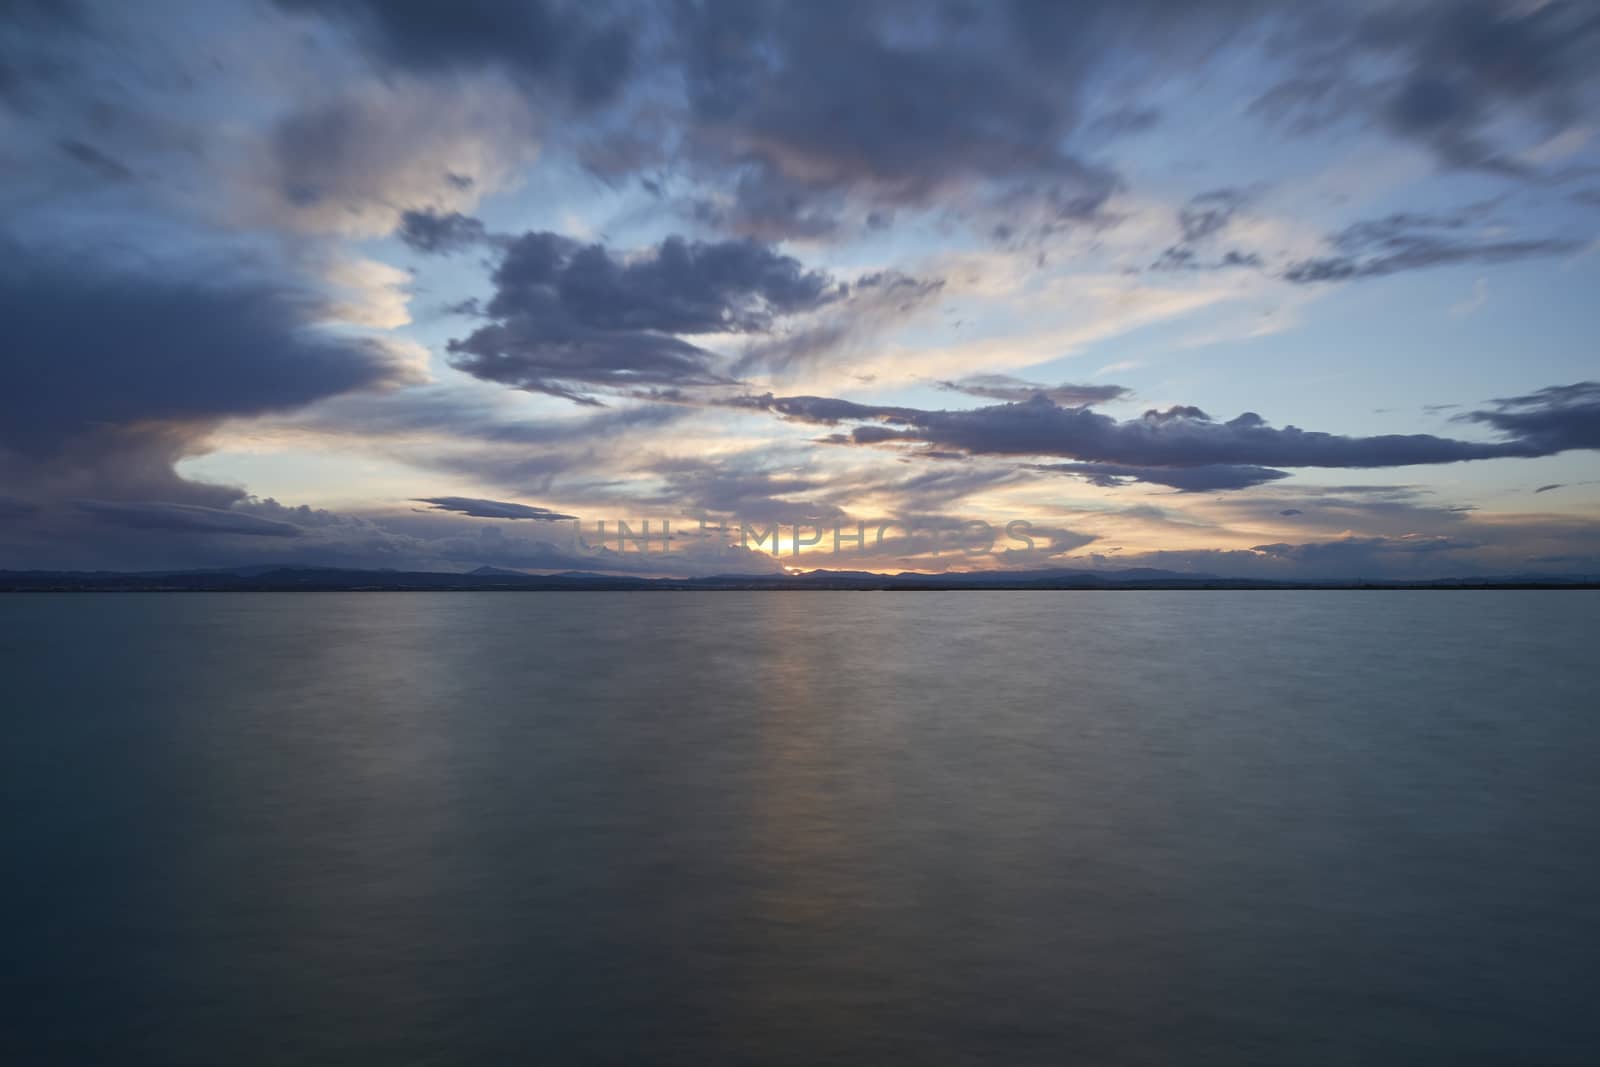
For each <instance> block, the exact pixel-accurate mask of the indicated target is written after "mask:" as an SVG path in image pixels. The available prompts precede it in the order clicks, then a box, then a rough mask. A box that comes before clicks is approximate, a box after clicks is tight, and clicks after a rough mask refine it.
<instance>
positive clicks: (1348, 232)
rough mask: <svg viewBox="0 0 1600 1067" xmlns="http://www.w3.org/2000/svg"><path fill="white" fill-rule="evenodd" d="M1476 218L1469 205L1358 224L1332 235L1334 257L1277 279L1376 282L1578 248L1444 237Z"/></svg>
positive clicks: (1548, 241) (1301, 264) (1555, 241)
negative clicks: (1417, 272)
mask: <svg viewBox="0 0 1600 1067" xmlns="http://www.w3.org/2000/svg"><path fill="white" fill-rule="evenodd" d="M1481 217H1482V211H1481V206H1474V207H1469V208H1467V209H1465V210H1464V211H1463V212H1461V213H1458V214H1455V215H1446V216H1430V215H1417V214H1395V215H1390V216H1387V217H1385V218H1382V219H1373V220H1368V221H1365V222H1358V223H1355V224H1353V225H1351V226H1348V227H1346V228H1345V229H1343V230H1341V231H1340V232H1339V233H1337V234H1335V235H1334V236H1333V238H1332V243H1333V245H1334V247H1335V248H1336V249H1337V252H1338V254H1336V255H1331V256H1322V257H1316V258H1312V259H1305V260H1300V261H1298V262H1295V263H1291V264H1289V266H1288V267H1287V268H1286V269H1285V270H1284V273H1283V277H1284V279H1285V280H1286V281H1290V282H1294V283H1297V284H1309V283H1316V282H1328V281H1345V280H1348V279H1355V278H1376V277H1383V276H1384V275H1389V274H1397V273H1400V272H1401V271H1408V270H1422V269H1425V268H1428V267H1441V266H1452V265H1459V264H1466V263H1508V262H1514V261H1516V260H1521V259H1532V258H1537V257H1541V256H1555V255H1564V254H1567V253H1571V252H1576V251H1578V250H1579V249H1580V248H1582V247H1583V242H1582V241H1578V240H1574V239H1571V238H1564V237H1543V238H1532V239H1514V240H1499V239H1474V238H1470V237H1460V236H1444V234H1445V233H1447V232H1451V231H1461V230H1462V229H1464V228H1466V227H1467V226H1468V225H1469V223H1471V222H1473V221H1476V220H1477V219H1479V218H1481Z"/></svg>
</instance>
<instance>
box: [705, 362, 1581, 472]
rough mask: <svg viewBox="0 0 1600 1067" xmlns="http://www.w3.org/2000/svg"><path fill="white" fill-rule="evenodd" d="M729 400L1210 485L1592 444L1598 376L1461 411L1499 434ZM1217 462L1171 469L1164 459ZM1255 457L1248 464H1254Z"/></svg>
mask: <svg viewBox="0 0 1600 1067" xmlns="http://www.w3.org/2000/svg"><path fill="white" fill-rule="evenodd" d="M733 403H735V404H736V405H737V406H742V407H749V408H757V409H762V410H769V411H772V412H774V413H776V414H778V415H781V416H783V417H786V418H790V419H795V420H799V421H803V422H811V423H818V424H822V425H837V424H839V423H841V422H859V423H865V424H866V425H860V426H857V427H855V428H854V429H853V430H852V431H850V433H849V435H848V436H845V435H839V436H838V438H837V439H838V440H840V441H841V442H842V441H850V442H852V443H854V444H858V445H875V444H924V445H930V446H933V447H935V448H939V449H944V450H958V451H961V452H965V453H967V454H970V455H1010V456H1062V457H1066V458H1070V459H1073V460H1077V461H1079V462H1080V463H1085V464H1114V465H1119V466H1120V467H1122V468H1123V470H1122V471H1120V472H1113V471H1110V470H1108V469H1104V468H1100V469H1097V468H1095V467H1089V468H1087V469H1078V470H1072V471H1069V473H1077V474H1086V475H1089V476H1091V477H1093V476H1095V475H1096V474H1097V473H1098V474H1101V475H1103V476H1105V477H1106V478H1108V479H1109V478H1117V477H1129V478H1139V479H1140V480H1146V481H1160V479H1159V478H1156V477H1150V476H1148V472H1142V471H1140V470H1139V469H1140V468H1159V469H1160V471H1164V472H1166V473H1165V474H1163V475H1162V477H1164V478H1165V479H1166V480H1165V481H1162V482H1161V484H1168V485H1175V486H1176V487H1178V488H1189V487H1190V486H1191V485H1192V486H1193V487H1194V488H1197V489H1198V488H1205V487H1206V486H1204V485H1203V484H1202V483H1203V482H1205V481H1206V480H1207V479H1208V478H1209V479H1212V480H1213V481H1214V482H1216V483H1218V484H1215V485H1214V486H1212V487H1214V488H1228V487H1230V486H1229V485H1227V484H1226V483H1228V482H1233V483H1236V484H1235V485H1234V486H1232V487H1240V486H1242V485H1243V484H1258V483H1259V482H1261V481H1267V480H1271V479H1272V478H1274V477H1276V476H1278V474H1279V473H1280V472H1278V471H1276V470H1275V469H1274V468H1279V467H1350V468H1362V467H1401V466H1409V465H1414V464H1430V463H1456V462H1460V461H1464V460H1473V459H1493V458H1500V457H1527V456H1544V455H1552V454H1554V453H1557V452H1561V451H1566V450H1568V449H1577V448H1600V384H1597V383H1591V382H1586V383H1579V384H1577V385H1571V386H1558V387H1552V388H1549V389H1544V390H1541V391H1540V392H1538V393H1533V394H1530V395H1528V396H1522V397H1513V398H1510V399H1506V400H1501V401H1497V402H1496V405H1495V407H1494V408H1493V409H1492V410H1485V411H1477V412H1472V413H1470V414H1467V415H1463V416H1459V418H1461V419H1464V420H1470V421H1476V422H1483V423H1487V424H1489V425H1491V426H1493V427H1494V428H1495V429H1496V430H1498V431H1500V432H1501V434H1502V435H1503V436H1504V437H1505V438H1506V439H1505V440H1502V441H1495V442H1477V441H1460V440H1453V439H1450V438H1444V437H1436V436H1433V435H1431V434H1384V435H1380V436H1375V437H1346V436H1341V435H1337V434H1330V433H1323V432H1319V431H1313V430H1302V429H1300V428H1299V427H1296V426H1286V427H1283V428H1277V427H1273V426H1270V425H1268V424H1267V422H1266V420H1265V419H1263V418H1261V416H1259V415H1257V414H1255V413H1254V412H1246V413H1245V414H1243V415H1240V416H1238V417H1237V418H1234V419H1231V420H1229V421H1228V422H1217V421H1215V420H1213V419H1212V418H1211V417H1210V416H1208V415H1207V414H1206V413H1205V412H1203V411H1201V410H1200V409H1199V408H1196V407H1191V406H1174V407H1171V408H1168V409H1166V410H1164V411H1159V410H1153V409H1152V410H1150V411H1147V412H1145V414H1144V415H1143V416H1142V417H1140V418H1137V419H1129V420H1126V421H1122V422H1119V421H1117V420H1116V419H1114V418H1112V417H1110V416H1108V415H1102V414H1099V413H1098V412H1095V411H1092V410H1090V409H1089V408H1086V407H1080V408H1064V407H1060V406H1058V405H1056V404H1053V403H1051V402H1050V400H1049V399H1047V398H1046V397H1043V396H1035V397H1033V398H1032V399H1031V400H1028V401H1025V402H1020V403H1011V404H1001V405H995V406H992V407H984V408H977V409H973V410H969V411H924V410H921V409H917V408H907V407H889V406H875V405H866V404H857V403H853V402H851V401H846V400H838V399H834V398H830V397H810V396H793V397H774V396H770V395H768V396H761V397H743V398H740V399H739V400H737V401H734V402H733ZM1207 467H1210V468H1216V469H1215V470H1213V471H1211V472H1209V473H1200V474H1193V475H1179V474H1172V473H1171V471H1172V470H1173V469H1188V470H1195V469H1198V468H1207ZM1252 468H1255V469H1254V470H1252Z"/></svg>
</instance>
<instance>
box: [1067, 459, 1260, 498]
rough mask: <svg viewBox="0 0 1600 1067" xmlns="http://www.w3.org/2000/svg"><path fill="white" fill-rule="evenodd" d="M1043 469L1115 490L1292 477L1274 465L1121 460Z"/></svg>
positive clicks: (1188, 489) (1239, 485) (1245, 484)
mask: <svg viewBox="0 0 1600 1067" xmlns="http://www.w3.org/2000/svg"><path fill="white" fill-rule="evenodd" d="M1038 469H1039V470H1044V471H1056V472H1059V473H1061V474H1076V475H1078V476H1079V477H1080V478H1083V479H1084V480H1085V481H1087V482H1089V483H1090V484H1091V485H1098V486H1100V487H1101V488H1102V489H1113V488H1116V487H1118V486H1121V485H1126V484H1128V483H1129V482H1147V483H1149V484H1151V485H1166V486H1171V487H1172V488H1174V489H1176V490H1178V491H1179V492H1183V493H1205V492H1218V491H1221V490H1226V489H1248V488H1250V487H1251V486H1254V485H1262V484H1264V483H1266V482H1270V481H1275V480H1276V479H1278V478H1287V477H1289V472H1288V471H1278V470H1273V469H1272V468H1270V467H1250V466H1238V465H1233V466H1228V465H1209V466H1204V467H1132V466H1127V465H1125V464H1120V463H1050V464H1043V465H1041V466H1039V467H1038Z"/></svg>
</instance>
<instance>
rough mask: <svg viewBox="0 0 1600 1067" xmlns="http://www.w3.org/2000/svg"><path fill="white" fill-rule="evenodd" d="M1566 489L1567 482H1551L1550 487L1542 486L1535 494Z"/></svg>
mask: <svg viewBox="0 0 1600 1067" xmlns="http://www.w3.org/2000/svg"><path fill="white" fill-rule="evenodd" d="M1565 488H1566V483H1565V482H1551V483H1550V484H1549V485H1541V486H1540V487H1539V488H1537V489H1535V490H1534V492H1535V493H1548V492H1550V491H1551V490H1552V489H1565Z"/></svg>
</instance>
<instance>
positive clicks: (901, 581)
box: [0, 565, 1600, 592]
mask: <svg viewBox="0 0 1600 1067" xmlns="http://www.w3.org/2000/svg"><path fill="white" fill-rule="evenodd" d="M1482 588H1489V589H1584V588H1587V589H1593V588H1600V582H1596V580H1595V579H1594V577H1592V576H1584V575H1568V576H1553V575H1547V574H1512V575H1495V576H1491V577H1474V578H1437V579H1428V580H1413V581H1403V580H1376V579H1364V578H1351V579H1342V580H1340V579H1329V580H1318V581H1292V582H1282V581H1270V580H1266V579H1256V578H1223V577H1219V576H1217V575H1210V574H1185V573H1181V572H1178V571H1163V570H1154V569H1150V568H1134V569H1129V570H1120V571H1078V570H1032V571H980V572H968V573H963V574H916V573H911V572H901V573H898V574H874V573H872V572H870V571H825V570H818V571H809V572H806V573H804V574H718V575H711V576H708V577H702V578H645V577H637V576H630V575H614V574H591V573H586V572H582V571H568V572H565V573H560V574H525V573H523V572H521V571H513V570H505V569H503V568H499V567H479V568H478V569H477V570H474V571H468V572H466V573H463V574H452V573H445V572H437V571H393V570H353V569H341V568H324V567H280V566H271V565H267V566H253V567H235V568H229V569H225V570H188V571H184V570H179V571H140V572H132V573H124V572H116V571H0V592H208V591H209V592H252V591H260V592H290V591H328V592H338V591H347V592H354V591H367V590H371V591H384V590H388V591H405V590H412V591H427V590H441V591H443V590H485V591H491V590H493V591H508V592H515V591H529V592H532V591H557V590H566V591H584V590H590V591H593V590H823V589H855V590H939V589H980V590H981V589H1482Z"/></svg>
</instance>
